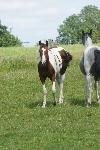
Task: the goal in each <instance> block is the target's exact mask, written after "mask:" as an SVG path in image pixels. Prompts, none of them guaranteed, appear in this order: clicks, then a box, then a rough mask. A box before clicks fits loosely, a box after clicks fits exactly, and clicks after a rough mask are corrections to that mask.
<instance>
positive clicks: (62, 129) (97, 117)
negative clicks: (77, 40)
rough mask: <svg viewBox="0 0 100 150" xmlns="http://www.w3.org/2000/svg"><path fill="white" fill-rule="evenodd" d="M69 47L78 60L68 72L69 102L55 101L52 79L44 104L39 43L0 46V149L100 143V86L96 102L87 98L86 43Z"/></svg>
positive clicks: (87, 149)
mask: <svg viewBox="0 0 100 150" xmlns="http://www.w3.org/2000/svg"><path fill="white" fill-rule="evenodd" d="M64 47H66V46H64ZM66 49H67V50H68V51H69V52H70V53H71V54H72V55H73V60H72V62H71V63H70V66H69V68H68V69H67V72H66V78H65V82H64V96H65V99H64V104H62V105H59V104H57V105H56V106H53V100H52V92H51V82H50V81H49V80H47V82H46V85H47V90H48V94H47V97H48V101H47V107H46V108H45V109H43V108H42V107H41V105H42V99H43V97H42V86H41V82H40V80H39V77H38V72H37V64H36V48H35V47H34V48H0V150H80V149H81V150H99V149H100V107H99V106H98V105H97V104H96V98H95V92H92V106H91V107H90V108H86V107H85V104H84V103H85V80H84V77H83V75H82V74H81V72H80V69H79V60H80V56H81V54H82V50H83V46H81V45H70V46H67V48H66ZM93 91H94V89H93ZM58 94H59V91H58V85H57V90H56V96H57V97H58Z"/></svg>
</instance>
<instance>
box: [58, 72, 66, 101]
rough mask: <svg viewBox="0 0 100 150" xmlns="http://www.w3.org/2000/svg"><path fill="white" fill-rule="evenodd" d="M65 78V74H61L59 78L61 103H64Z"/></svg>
mask: <svg viewBox="0 0 100 150" xmlns="http://www.w3.org/2000/svg"><path fill="white" fill-rule="evenodd" d="M64 78H65V74H63V75H61V76H60V80H59V88H60V96H59V104H61V103H63V99H64V96H63V81H64Z"/></svg>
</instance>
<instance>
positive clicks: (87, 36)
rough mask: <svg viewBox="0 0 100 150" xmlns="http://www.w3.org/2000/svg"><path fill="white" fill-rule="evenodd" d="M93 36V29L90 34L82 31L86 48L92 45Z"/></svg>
mask: <svg viewBox="0 0 100 150" xmlns="http://www.w3.org/2000/svg"><path fill="white" fill-rule="evenodd" d="M91 36H92V29H91V30H90V32H84V31H82V43H83V45H85V46H86V47H87V46H89V45H92V39H91Z"/></svg>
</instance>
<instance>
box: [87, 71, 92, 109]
mask: <svg viewBox="0 0 100 150" xmlns="http://www.w3.org/2000/svg"><path fill="white" fill-rule="evenodd" d="M86 95H87V98H86V105H87V107H88V106H89V105H91V76H90V74H87V75H86Z"/></svg>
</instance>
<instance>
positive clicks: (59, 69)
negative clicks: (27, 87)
mask: <svg viewBox="0 0 100 150" xmlns="http://www.w3.org/2000/svg"><path fill="white" fill-rule="evenodd" d="M71 60H72V56H71V55H70V53H69V52H66V51H65V50H64V49H63V48H62V47H56V48H51V49H48V41H46V43H41V41H39V57H38V72H39V77H40V80H41V82H42V86H43V95H44V101H43V106H42V107H45V105H46V94H47V90H46V86H45V80H46V78H47V77H48V78H49V79H50V80H51V81H52V94H53V98H54V104H56V99H55V91H56V88H55V82H56V80H57V82H58V84H59V87H60V96H59V103H63V98H64V96H63V81H64V78H65V71H66V69H67V66H68V64H69V62H70V61H71Z"/></svg>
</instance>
